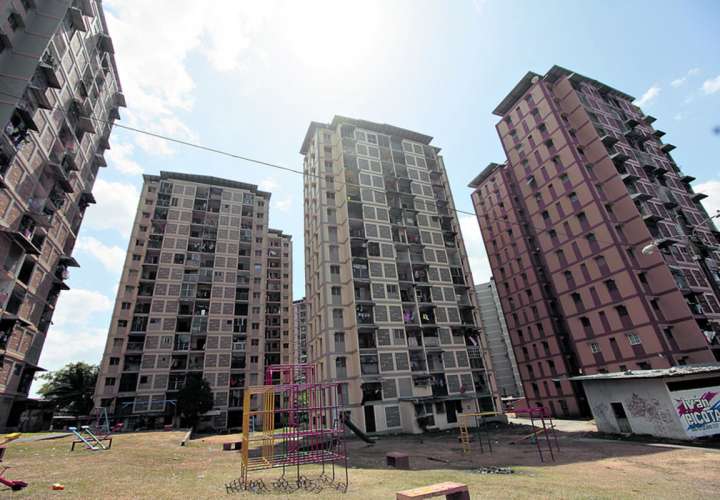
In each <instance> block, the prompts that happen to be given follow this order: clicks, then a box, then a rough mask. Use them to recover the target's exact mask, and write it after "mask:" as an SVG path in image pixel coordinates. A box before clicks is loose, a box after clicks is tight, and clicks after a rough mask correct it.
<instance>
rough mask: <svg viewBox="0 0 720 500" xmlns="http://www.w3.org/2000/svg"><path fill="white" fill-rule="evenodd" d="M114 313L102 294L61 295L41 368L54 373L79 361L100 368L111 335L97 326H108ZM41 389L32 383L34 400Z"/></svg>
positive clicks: (79, 291) (71, 292) (79, 290)
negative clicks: (96, 365) (108, 335)
mask: <svg viewBox="0 0 720 500" xmlns="http://www.w3.org/2000/svg"><path fill="white" fill-rule="evenodd" d="M112 309H113V301H112V300H110V298H109V297H107V296H105V295H103V294H102V293H100V292H96V291H94V290H86V289H82V288H73V289H71V290H68V291H65V292H62V293H61V294H60V298H58V302H57V308H56V310H55V314H54V315H53V319H52V325H51V326H50V329H49V330H48V333H47V338H46V339H45V345H44V347H43V350H42V354H41V355H40V362H39V365H40V366H42V367H43V368H45V369H47V370H49V371H53V370H57V369H58V368H62V367H63V366H65V365H66V364H67V363H71V362H77V361H85V362H87V363H91V364H98V363H99V362H100V359H101V358H102V353H103V350H104V348H105V341H106V339H107V332H108V331H107V328H105V327H98V326H97V325H98V324H100V325H103V324H105V325H107V324H108V322H109V320H110V315H111V313H112ZM91 325H92V326H91ZM41 385H42V383H41V382H37V381H36V382H34V383H33V386H32V388H31V390H30V394H31V396H36V395H37V393H36V392H35V391H37V389H38V388H39V387H40V386H41Z"/></svg>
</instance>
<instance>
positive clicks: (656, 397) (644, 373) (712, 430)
mask: <svg viewBox="0 0 720 500" xmlns="http://www.w3.org/2000/svg"><path fill="white" fill-rule="evenodd" d="M573 381H575V382H581V383H582V384H583V387H584V388H585V394H586V396H587V398H588V402H589V404H590V408H591V409H592V413H593V416H594V417H595V422H596V424H597V427H598V430H599V431H601V432H609V433H621V434H648V435H651V436H656V437H664V438H671V439H697V438H701V437H709V436H720V365H718V364H713V365H694V366H676V367H673V368H661V369H656V370H630V371H627V372H620V373H600V374H596V375H585V376H580V377H573Z"/></svg>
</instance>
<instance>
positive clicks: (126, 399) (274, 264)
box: [95, 172, 295, 429]
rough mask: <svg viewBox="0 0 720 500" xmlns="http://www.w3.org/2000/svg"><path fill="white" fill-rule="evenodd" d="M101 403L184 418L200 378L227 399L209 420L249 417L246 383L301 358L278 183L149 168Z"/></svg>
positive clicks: (121, 413) (143, 417) (126, 413)
mask: <svg viewBox="0 0 720 500" xmlns="http://www.w3.org/2000/svg"><path fill="white" fill-rule="evenodd" d="M144 180H145V182H144V185H143V190H142V195H141V198H140V202H139V204H138V210H137V214H136V217H135V222H134V225H133V231H132V235H131V238H130V245H129V247H128V253H127V257H126V260H125V266H124V268H123V273H122V277H121V280H120V286H119V288H118V295H117V299H116V302H115V309H114V313H113V316H112V322H111V324H110V329H109V332H108V339H107V343H106V346H105V353H104V355H103V360H102V363H101V365H100V375H99V377H98V385H97V388H96V392H95V402H96V406H98V407H100V406H102V407H105V408H108V411H109V412H110V413H111V414H114V415H115V416H116V417H118V418H120V419H125V420H126V421H127V422H128V426H129V427H133V426H134V425H135V423H136V422H143V424H144V425H146V426H147V425H156V426H157V425H160V424H169V423H171V422H174V421H175V420H174V418H173V417H174V415H175V408H174V400H175V398H176V394H177V391H178V390H179V389H180V388H182V386H183V385H184V383H185V381H186V380H187V378H188V377H203V378H204V379H206V380H207V381H208V382H209V384H210V386H211V388H212V390H213V394H214V396H215V406H214V408H213V411H212V412H211V414H210V415H208V416H206V417H204V421H203V423H202V424H201V425H205V426H208V427H214V428H216V429H225V428H237V427H241V422H242V420H241V417H242V410H243V409H242V404H243V389H244V387H246V386H249V385H258V384H263V383H264V371H265V367H266V366H268V365H270V364H278V363H291V362H292V361H293V360H294V356H295V355H294V347H295V346H294V343H293V337H292V332H293V325H292V311H291V307H292V242H291V237H290V236H289V235H286V234H283V233H282V232H281V231H278V230H275V229H268V219H269V213H268V210H269V202H270V193H266V192H263V191H259V190H258V189H257V186H255V185H253V184H245V183H241V182H235V181H230V180H226V179H219V178H215V177H206V176H199V175H189V174H180V173H173V172H161V173H160V175H159V176H155V175H146V176H144Z"/></svg>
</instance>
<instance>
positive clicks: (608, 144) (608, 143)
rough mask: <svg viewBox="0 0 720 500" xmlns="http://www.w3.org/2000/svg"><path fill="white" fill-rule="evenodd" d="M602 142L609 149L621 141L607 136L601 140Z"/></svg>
mask: <svg viewBox="0 0 720 500" xmlns="http://www.w3.org/2000/svg"><path fill="white" fill-rule="evenodd" d="M600 141H601V142H602V143H603V144H604V145H605V147H608V148H609V147H611V146H613V145H615V144H616V143H617V142H618V141H619V139H618V138H617V137H615V136H614V135H610V134H605V135H603V136H602V137H601V138H600Z"/></svg>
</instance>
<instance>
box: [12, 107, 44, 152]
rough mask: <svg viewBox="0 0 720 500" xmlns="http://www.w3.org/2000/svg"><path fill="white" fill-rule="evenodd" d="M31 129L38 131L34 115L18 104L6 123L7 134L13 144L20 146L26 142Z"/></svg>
mask: <svg viewBox="0 0 720 500" xmlns="http://www.w3.org/2000/svg"><path fill="white" fill-rule="evenodd" d="M31 130H34V131H36V132H37V131H38V128H37V125H36V124H35V121H34V120H33V119H32V115H31V114H30V112H29V111H28V110H26V109H25V108H24V107H23V106H22V105H18V107H17V108H15V111H14V112H13V114H12V117H11V118H10V121H9V122H8V123H7V125H5V129H4V132H5V135H6V136H7V138H8V139H9V140H10V142H11V143H12V144H13V146H15V147H16V148H18V147H20V146H21V145H22V144H23V143H24V142H25V140H26V139H27V136H28V134H29V133H30V131H31Z"/></svg>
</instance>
